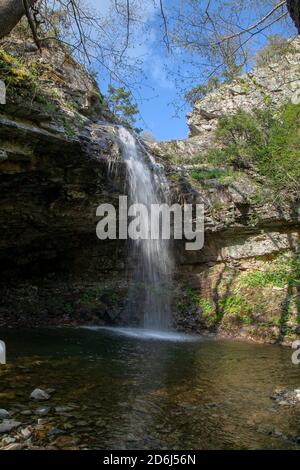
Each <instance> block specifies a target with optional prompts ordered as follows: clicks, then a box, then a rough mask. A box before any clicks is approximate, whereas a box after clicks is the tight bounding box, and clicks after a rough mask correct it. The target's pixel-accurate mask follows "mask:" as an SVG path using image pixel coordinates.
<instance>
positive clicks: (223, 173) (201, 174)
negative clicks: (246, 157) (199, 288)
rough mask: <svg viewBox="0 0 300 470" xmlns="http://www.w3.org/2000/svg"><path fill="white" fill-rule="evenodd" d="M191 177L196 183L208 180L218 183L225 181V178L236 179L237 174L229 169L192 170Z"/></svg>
mask: <svg viewBox="0 0 300 470" xmlns="http://www.w3.org/2000/svg"><path fill="white" fill-rule="evenodd" d="M190 174H191V177H192V178H193V179H194V180H196V181H205V180H209V179H216V180H218V181H219V182H220V183H223V182H225V181H226V179H227V178H231V177H233V178H234V177H236V176H237V175H239V172H235V171H233V170H231V169H221V168H211V169H194V170H192V171H191V173H190Z"/></svg>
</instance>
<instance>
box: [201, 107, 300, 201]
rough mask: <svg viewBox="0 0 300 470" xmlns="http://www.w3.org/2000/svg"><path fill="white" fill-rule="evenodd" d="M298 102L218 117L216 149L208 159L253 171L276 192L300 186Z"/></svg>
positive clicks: (240, 111)
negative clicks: (264, 179) (253, 168)
mask: <svg viewBox="0 0 300 470" xmlns="http://www.w3.org/2000/svg"><path fill="white" fill-rule="evenodd" d="M299 127H300V104H292V103H290V102H289V103H286V104H285V105H283V106H282V107H281V108H280V109H279V110H278V112H277V113H276V114H274V112H273V111H272V110H271V109H270V108H265V109H255V110H253V112H252V113H247V112H245V111H243V110H241V109H239V110H238V111H237V112H236V113H235V114H233V115H228V116H227V115H226V116H223V117H221V118H220V120H219V123H218V127H217V130H216V133H215V137H216V142H217V143H218V144H219V146H220V147H222V148H219V149H216V150H211V151H210V152H208V154H207V160H208V161H209V162H210V163H213V164H219V165H224V164H229V165H233V166H234V167H240V168H249V167H253V166H254V167H255V168H256V170H257V171H258V172H259V173H260V174H261V175H262V176H264V177H265V178H267V180H268V181H269V183H270V184H271V185H272V186H273V187H274V189H276V190H277V191H279V192H280V191H283V192H285V193H290V194H292V193H296V192H298V191H299V188H300V183H299V182H300V133H299Z"/></svg>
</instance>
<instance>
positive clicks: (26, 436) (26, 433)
mask: <svg viewBox="0 0 300 470" xmlns="http://www.w3.org/2000/svg"><path fill="white" fill-rule="evenodd" d="M21 434H22V436H23V437H24V439H29V438H30V437H31V435H32V432H31V430H30V429H29V428H24V429H21Z"/></svg>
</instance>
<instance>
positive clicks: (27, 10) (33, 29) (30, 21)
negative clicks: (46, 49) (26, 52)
mask: <svg viewBox="0 0 300 470" xmlns="http://www.w3.org/2000/svg"><path fill="white" fill-rule="evenodd" d="M23 5H24V10H25V15H26V17H27V21H28V24H29V27H30V29H31V32H32V36H33V39H34V42H35V44H36V45H37V47H38V48H39V49H41V43H40V40H39V38H38V34H37V31H36V27H35V24H34V21H33V19H32V16H31V12H30V7H29V4H28V0H23Z"/></svg>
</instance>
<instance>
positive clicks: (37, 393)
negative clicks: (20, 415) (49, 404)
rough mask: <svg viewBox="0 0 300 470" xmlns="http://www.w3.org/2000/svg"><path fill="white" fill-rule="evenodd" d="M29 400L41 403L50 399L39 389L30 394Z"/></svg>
mask: <svg viewBox="0 0 300 470" xmlns="http://www.w3.org/2000/svg"><path fill="white" fill-rule="evenodd" d="M30 398H31V400H37V401H43V400H49V399H50V398H51V397H50V395H49V394H48V393H47V392H45V391H44V390H42V389H41V388H36V389H35V390H33V392H31V394H30Z"/></svg>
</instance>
